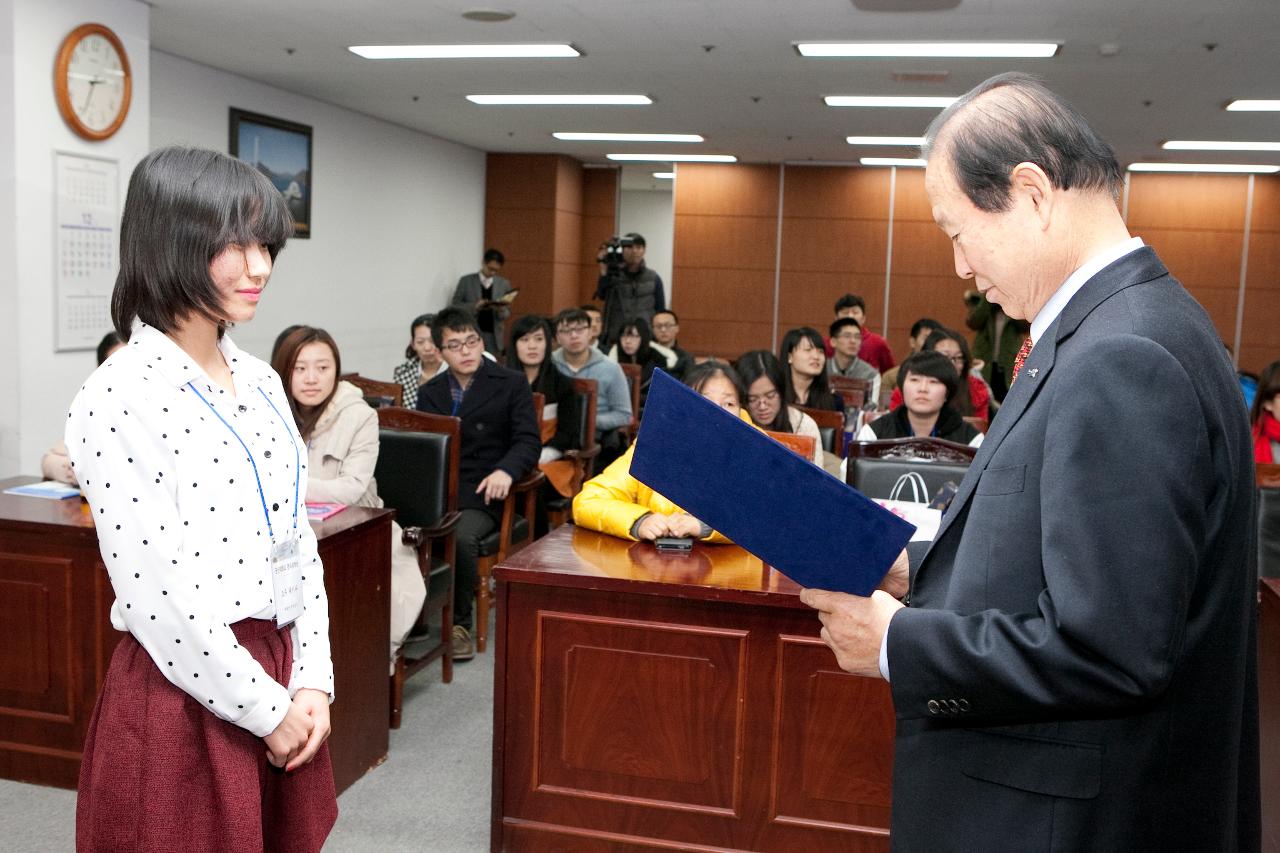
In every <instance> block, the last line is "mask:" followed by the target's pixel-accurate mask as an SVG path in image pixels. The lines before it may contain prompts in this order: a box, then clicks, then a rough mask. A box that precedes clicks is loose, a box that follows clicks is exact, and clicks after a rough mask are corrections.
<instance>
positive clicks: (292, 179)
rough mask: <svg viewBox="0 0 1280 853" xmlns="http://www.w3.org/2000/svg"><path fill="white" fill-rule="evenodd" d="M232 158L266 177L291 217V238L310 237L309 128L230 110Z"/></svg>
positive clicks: (238, 110)
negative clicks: (286, 204) (281, 197)
mask: <svg viewBox="0 0 1280 853" xmlns="http://www.w3.org/2000/svg"><path fill="white" fill-rule="evenodd" d="M230 152H231V156H232V157H239V158H240V159H241V160H244V161H245V162H246V163H248V164H250V165H251V166H253V167H254V168H256V169H257V170H258V171H259V172H262V174H264V175H266V176H267V178H268V179H269V180H270V181H271V183H273V184H274V185H275V187H276V189H278V190H280V194H281V195H283V196H284V200H285V201H286V202H287V203H288V205H289V212H290V213H291V214H293V222H294V228H295V230H294V236H295V237H302V238H310V237H311V127H310V126H309V125H305V124H298V123H297V122H292V121H285V120H284V119H278V118H272V117H271V116H264V115H260V114H258V113H251V112H249V111H248V110H242V109H239V108H237V107H232V108H231V142H230Z"/></svg>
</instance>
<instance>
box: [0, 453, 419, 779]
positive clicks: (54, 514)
mask: <svg viewBox="0 0 1280 853" xmlns="http://www.w3.org/2000/svg"><path fill="white" fill-rule="evenodd" d="M36 481H37V478H35V477H15V478H11V479H8V480H2V481H0V490H3V489H6V488H9V487H10V486H13V485H16V484H19V483H29V482H36ZM393 517H394V513H393V512H392V511H390V510H371V509H364V508H360V507H349V508H347V509H346V510H343V511H342V512H340V513H338V514H337V515H335V516H333V517H332V518H330V519H329V520H328V521H325V522H322V523H319V524H315V525H313V527H314V528H315V531H316V535H317V536H318V537H319V539H320V557H321V559H322V560H323V561H324V567H325V573H324V575H325V589H326V591H327V592H328V594H329V638H330V641H331V644H332V647H333V669H334V679H335V685H334V690H335V691H336V693H337V696H338V699H337V701H336V702H335V703H334V705H333V712H332V716H333V735H332V737H330V738H329V749H330V752H331V754H332V756H333V775H334V782H335V783H336V784H337V788H338V790H339V791H342V790H343V789H345V788H346V787H348V786H349V785H350V784H351V783H352V782H354V781H355V780H357V779H359V778H360V777H361V776H363V775H364V774H365V772H366V771H367V770H368V769H369V768H370V767H373V766H375V765H377V764H380V763H381V762H382V761H383V760H384V759H385V758H386V756H387V744H388V733H387V720H388V716H389V714H390V708H389V704H390V696H389V692H388V687H387V684H388V682H387V661H388V650H389V649H390V631H391V627H390V625H391V616H390V608H391V519H392V518H393ZM114 598H115V596H114V594H113V593H112V591H111V581H110V579H109V578H108V576H107V570H106V567H105V566H104V565H103V564H102V559H101V557H100V556H99V553H98V539H97V535H96V534H95V532H94V529H93V518H92V516H91V515H90V514H89V511H88V505H87V504H85V503H83V502H82V501H79V500H74V499H72V500H66V501H48V500H41V499H39V498H26V497H17V496H14V495H5V494H0V778H5V779H16V780H18V781H22V782H36V783H39V784H43V785H56V786H58V787H62V788H74V787H76V783H77V780H78V779H79V775H80V753H81V750H82V749H83V747H84V738H85V733H86V731H87V729H88V726H89V716H90V714H92V712H93V705H94V702H95V701H96V700H97V697H98V690H99V689H100V688H101V686H102V681H103V679H104V678H105V676H106V672H107V665H108V664H109V663H110V661H111V652H112V650H114V649H115V645H116V642H117V641H118V640H119V639H120V636H121V635H120V633H119V632H118V631H116V630H115V629H114V628H112V627H111V620H110V609H111V603H112V601H113V600H114Z"/></svg>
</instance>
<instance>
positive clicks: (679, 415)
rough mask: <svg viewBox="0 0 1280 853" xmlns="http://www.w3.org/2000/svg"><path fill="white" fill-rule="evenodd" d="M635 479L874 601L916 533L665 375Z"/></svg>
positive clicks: (765, 553)
mask: <svg viewBox="0 0 1280 853" xmlns="http://www.w3.org/2000/svg"><path fill="white" fill-rule="evenodd" d="M631 476H633V477H635V478H636V479H637V480H639V481H640V482H642V483H644V484H645V485H646V486H649V487H650V488H651V489H653V490H655V491H657V492H658V493H659V494H662V495H664V496H665V497H667V498H669V499H670V500H672V501H674V502H675V503H676V504H677V505H678V506H680V507H681V508H682V509H684V510H685V511H686V512H688V513H690V514H692V515H694V516H695V517H697V518H699V519H700V520H702V521H704V522H706V523H707V524H709V525H711V526H712V527H713V528H715V529H716V530H718V531H720V532H721V533H723V534H724V535H725V536H727V537H729V538H730V539H732V540H733V541H734V542H736V543H737V544H739V545H741V546H742V547H743V548H745V549H747V550H748V551H750V552H751V553H752V554H754V555H756V556H757V557H759V558H760V559H761V560H764V561H765V562H766V563H768V564H769V565H771V566H773V567H774V568H776V569H778V570H779V571H781V572H782V573H783V574H785V575H786V576H787V577H789V578H791V579H792V580H793V581H795V582H796V583H798V584H800V585H801V586H806V587H814V588H817V589H830V590H837V591H840V592H851V593H854V594H855V595H870V594H871V593H872V592H873V591H874V590H875V588H876V587H877V586H878V585H879V583H880V581H881V580H882V579H883V578H884V576H885V574H886V573H887V572H888V571H889V567H890V566H892V565H893V561H894V560H895V559H896V558H897V556H898V554H900V553H901V552H902V549H903V548H904V547H906V544H907V541H908V540H909V539H910V538H911V534H912V533H913V532H914V531H915V527H913V526H912V525H911V524H909V523H908V522H906V521H904V520H902V519H901V518H899V517H898V516H896V515H894V514H893V513H891V512H889V511H888V510H886V509H884V508H883V507H881V506H879V505H878V504H876V503H875V502H874V501H872V500H870V499H869V498H867V497H866V496H864V495H862V494H861V493H859V492H857V491H855V490H854V489H852V488H850V487H849V486H847V485H845V484H844V483H842V482H840V481H839V480H837V479H836V478H835V477H832V476H831V475H830V474H828V473H827V472H826V471H823V470H822V469H821V468H819V467H818V466H816V465H814V464H813V463H812V462H810V461H809V460H807V459H802V458H800V457H799V456H798V455H796V453H795V452H794V451H792V450H790V449H788V448H786V447H783V446H782V445H781V444H779V443H778V442H776V441H774V440H773V439H772V438H770V437H769V436H767V435H765V434H764V433H762V432H760V431H759V430H757V429H756V428H754V427H752V426H751V425H750V424H748V423H746V422H745V421H743V420H741V419H739V418H736V417H734V416H733V415H732V414H730V413H729V412H727V411H725V410H724V409H722V408H721V407H720V406H717V405H716V404H715V403H713V402H711V401H710V400H708V399H706V398H705V397H703V396H702V395H701V394H698V393H697V392H696V391H694V390H692V389H691V388H688V387H686V386H685V385H682V384H681V383H679V382H677V381H676V380H675V379H672V378H671V377H670V376H668V375H667V374H666V373H663V372H662V371H661V370H655V371H654V372H653V381H652V383H651V384H650V386H649V398H648V400H647V401H646V402H645V406H644V418H643V420H642V421H641V422H640V435H639V436H638V437H637V439H636V449H635V453H634V456H633V458H632V462H631Z"/></svg>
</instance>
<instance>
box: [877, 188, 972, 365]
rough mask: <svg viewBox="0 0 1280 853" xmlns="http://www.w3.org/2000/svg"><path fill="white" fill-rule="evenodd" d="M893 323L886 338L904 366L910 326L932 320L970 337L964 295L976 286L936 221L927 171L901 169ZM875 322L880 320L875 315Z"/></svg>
mask: <svg viewBox="0 0 1280 853" xmlns="http://www.w3.org/2000/svg"><path fill="white" fill-rule="evenodd" d="M890 277H891V281H890V294H889V324H888V328H887V329H885V330H883V331H882V332H881V334H883V335H884V336H885V337H886V338H888V340H889V346H890V347H892V349H893V354H894V356H895V357H896V358H897V360H898V361H899V362H901V361H902V359H904V358H906V356H907V354H908V352H909V351H910V350H909V345H908V339H909V336H910V333H911V324H912V323H914V322H915V321H916V320H919V319H920V318H921V317H930V318H932V319H934V320H937V321H938V322H940V323H944V324H946V325H947V326H948V327H949V328H951V329H954V330H956V331H959V332H963V333H965V334H967V335H969V337H970V339H972V334H971V333H970V332H969V330H968V329H967V328H966V327H965V325H964V318H965V313H966V312H965V307H964V300H963V294H964V291H965V290H967V289H968V288H970V287H972V286H973V285H972V282H969V281H965V280H963V279H961V278H960V277H958V276H957V275H956V266H955V255H954V253H953V251H952V248H951V241H949V240H948V239H947V235H945V234H943V233H942V230H941V229H940V228H938V226H937V223H935V222H934V221H933V208H932V205H930V203H929V196H928V195H927V194H926V193H925V191H924V170H923V169H898V171H897V177H896V179H895V186H894V202H893V267H892V272H891V276H890ZM873 320H875V321H876V323H878V322H879V316H878V315H877V316H875V317H873Z"/></svg>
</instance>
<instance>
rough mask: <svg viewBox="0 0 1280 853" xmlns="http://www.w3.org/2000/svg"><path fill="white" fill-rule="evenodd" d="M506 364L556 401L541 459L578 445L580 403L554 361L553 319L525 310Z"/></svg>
mask: <svg viewBox="0 0 1280 853" xmlns="http://www.w3.org/2000/svg"><path fill="white" fill-rule="evenodd" d="M507 366H508V367H510V368H511V369H512V370H516V371H520V372H522V373H524V378H525V379H526V380H528V382H529V391H530V392H531V393H538V394H541V395H542V396H543V399H544V400H545V401H546V404H547V405H555V407H556V433H555V435H553V436H552V437H551V440H550V441H549V442H547V443H546V444H544V445H543V446H542V456H541V457H540V458H539V459H538V462H540V463H541V462H551V461H553V460H556V459H559V458H560V457H561V456H562V455H563V454H564V452H565V451H566V450H570V449H572V448H573V447H575V446H577V441H578V437H577V436H576V435H575V434H574V430H575V428H576V424H577V422H578V418H577V415H576V412H577V408H578V406H577V397H575V396H574V393H573V380H571V379H570V378H569V377H568V376H565V375H564V374H563V373H561V372H560V371H559V370H557V369H556V368H555V366H554V365H553V364H552V363H551V323H550V321H548V320H547V318H546V317H543V316H541V315H538V314H526V315H525V316H523V317H521V318H520V319H519V320H516V321H515V323H513V324H512V325H511V343H510V345H509V346H508V347H507ZM534 414H535V415H537V414H539V413H537V412H535V413H534Z"/></svg>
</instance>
